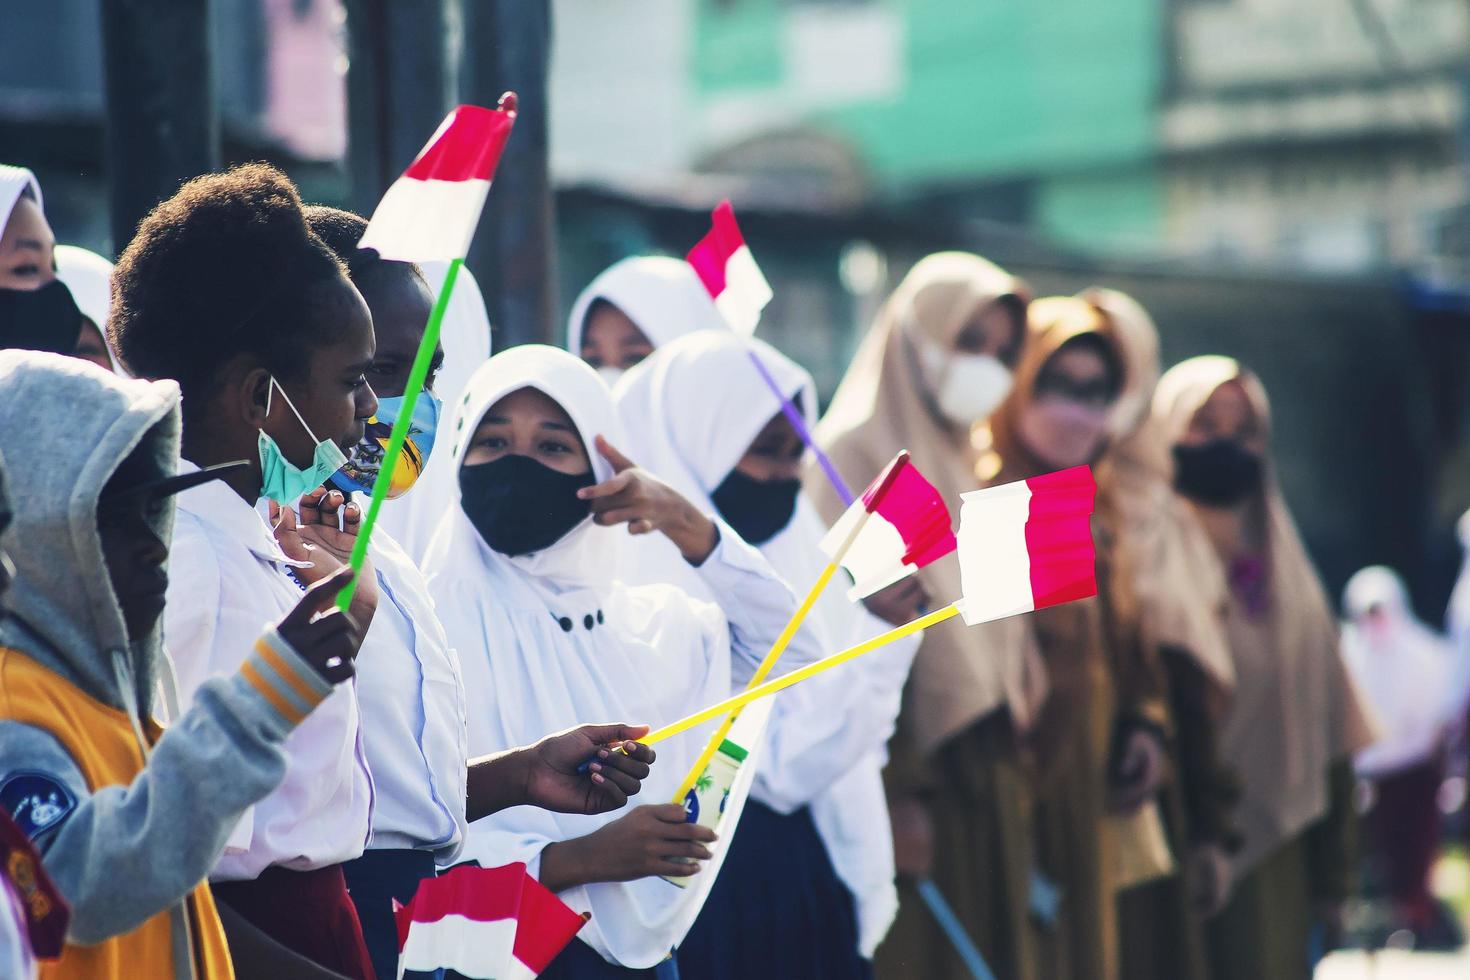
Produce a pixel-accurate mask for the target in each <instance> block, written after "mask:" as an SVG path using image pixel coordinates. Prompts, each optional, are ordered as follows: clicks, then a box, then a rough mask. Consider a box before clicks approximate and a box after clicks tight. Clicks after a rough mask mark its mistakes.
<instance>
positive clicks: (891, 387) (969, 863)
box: [805, 252, 1041, 980]
mask: <svg viewBox="0 0 1470 980" xmlns="http://www.w3.org/2000/svg"><path fill="white" fill-rule="evenodd" d="M1029 298H1030V297H1029V292H1028V290H1027V288H1026V286H1025V285H1024V284H1023V283H1022V282H1021V281H1020V280H1018V279H1017V278H1016V277H1014V276H1012V275H1010V274H1008V273H1006V272H1005V271H1004V270H1002V269H1000V268H999V267H997V266H995V265H994V264H992V263H990V262H987V261H986V260H985V259H982V258H980V257H979V256H978V255H970V254H967V253H963V252H941V253H938V254H935V255H930V256H928V257H927V258H924V259H922V260H920V261H919V263H918V264H917V265H915V266H914V268H913V269H912V270H910V271H909V273H908V275H907V276H905V277H904V279H903V281H902V282H901V283H900V284H899V286H898V288H897V289H896V290H895V291H894V293H893V295H892V296H890V297H889V298H888V300H887V302H885V303H884V305H883V307H882V309H881V310H880V311H879V313H878V316H877V319H876V321H875V322H874V325H873V328H872V329H871V330H870V331H869V332H868V335H867V337H866V338H864V340H863V343H862V346H861V347H860V348H859V350H858V353H857V355H856V357H854V359H853V362H852V365H851V366H850V367H849V368H848V370H847V374H846V376H845V377H844V378H843V379H842V383H841V385H840V386H839V387H838V389H837V393H836V395H835V396H834V397H833V399H832V405H831V408H830V409H829V410H828V412H827V414H826V416H825V417H823V419H822V421H821V423H820V425H819V426H818V427H817V432H816V437H817V441H818V442H819V443H820V444H821V445H822V447H823V449H825V450H826V451H827V452H828V453H829V454H830V455H831V458H832V461H833V463H835V464H836V466H837V469H838V471H839V472H840V473H841V474H842V477H843V479H844V480H845V481H846V482H847V484H848V486H849V487H861V486H865V485H866V484H867V483H868V482H869V481H870V480H872V479H873V477H874V476H875V475H876V474H877V473H879V472H880V471H881V470H882V468H883V467H884V466H885V465H886V464H887V463H888V461H889V460H890V459H892V458H893V456H894V454H895V453H897V452H898V451H899V450H901V449H907V450H908V451H909V452H910V454H911V455H912V457H913V461H914V464H915V465H916V466H917V467H918V468H919V469H920V470H921V471H922V472H923V473H924V475H925V476H926V477H927V478H928V479H929V481H930V482H931V483H933V484H934V486H935V487H936V488H937V489H938V490H939V491H940V493H941V494H943V496H944V498H945V499H946V500H948V501H950V502H951V505H952V506H953V505H954V504H955V502H957V501H958V499H959V495H960V494H961V493H963V492H965V491H968V490H973V489H975V488H976V486H977V484H978V480H977V478H976V476H975V465H976V463H977V462H978V461H979V456H980V453H979V450H977V449H976V448H975V446H974V444H973V443H972V442H971V438H970V432H971V429H972V428H973V427H974V426H975V425H976V424H977V423H980V422H983V421H985V419H986V418H987V417H989V415H990V413H991V412H992V411H993V410H994V409H995V407H996V406H997V405H999V404H1000V403H1001V402H1002V401H1003V400H1004V399H1005V397H1006V395H1007V394H1008V393H1009V391H1010V389H1011V385H1012V377H1011V372H1012V370H1013V369H1014V367H1015V365H1016V362H1017V359H1018V358H1019V356H1020V353H1021V348H1022V344H1023V341H1024V337H1025V315H1026V303H1027V301H1028V300H1029ZM805 486H806V491H807V493H808V494H809V495H810V498H811V500H812V502H813V503H814V504H815V505H816V507H817V510H818V512H819V514H820V515H821V517H822V519H823V520H824V521H826V522H827V523H828V524H830V523H831V522H833V521H835V520H836V519H837V518H838V517H839V516H840V515H841V514H842V512H843V511H844V510H845V509H846V508H845V505H844V503H843V501H842V500H841V499H840V498H839V497H838V495H837V493H836V491H835V490H834V489H833V488H832V486H831V485H830V484H829V483H828V481H827V478H826V476H825V475H824V474H823V473H822V472H821V471H820V469H819V468H817V467H812V466H809V467H808V469H807V474H806V477H805ZM917 580H918V582H919V584H920V585H922V586H923V588H924V591H925V593H926V594H927V595H928V596H930V597H931V598H932V599H933V601H935V602H950V601H953V599H955V598H957V597H958V596H959V595H960V575H959V563H958V560H957V559H956V558H955V557H954V556H950V557H948V558H944V559H941V560H939V561H937V562H935V563H933V564H932V565H929V566H928V567H926V568H924V569H923V570H922V571H920V572H919V574H918V576H917ZM874 598H875V599H876V598H878V597H877V596H875V597H874ZM869 608H870V610H873V611H875V612H877V613H878V615H880V616H883V615H884V614H883V612H882V611H880V610H878V609H875V608H874V607H873V606H872V605H870V606H869ZM885 618H886V617H885ZM1040 677H1041V673H1040V670H1039V664H1038V663H1036V662H1035V661H1034V659H1033V660H1028V659H1027V658H1026V657H1025V656H1024V655H1021V654H1016V655H1012V654H1010V653H1006V652H996V651H989V650H986V649H984V648H983V647H982V646H981V645H980V644H979V643H978V642H977V639H976V637H975V635H974V634H973V633H972V632H969V631H967V630H966V628H965V627H964V626H963V625H962V624H960V623H959V622H958V621H951V622H947V623H943V624H941V625H939V626H935V627H933V628H932V629H929V630H926V631H925V633H924V639H923V642H922V643H921V645H920V647H919V653H918V656H917V658H916V659H915V662H914V667H913V670H912V672H911V673H910V675H909V681H908V684H907V685H906V687H905V689H904V694H903V707H902V710H901V711H900V714H899V718H898V723H897V731H896V733H895V735H894V738H893V740H892V741H891V742H890V743H889V760H890V761H889V764H888V767H887V769H885V770H884V782H885V784H886V790H887V796H888V805H889V813H890V819H891V822H892V825H893V838H894V860H895V864H896V866H897V869H898V876H899V913H898V918H897V920H895V922H894V925H893V929H892V931H891V932H890V934H889V936H888V938H887V940H885V941H884V943H883V945H882V946H880V947H879V949H878V954H877V957H876V960H875V966H876V970H877V973H878V975H879V976H880V977H894V978H899V977H914V976H926V977H927V976H936V977H937V976H956V975H960V971H962V970H963V969H964V965H963V962H962V961H961V960H960V958H959V957H958V955H957V954H956V953H955V952H954V951H953V950H952V949H951V948H950V946H949V943H948V940H946V938H945V935H944V933H943V931H942V930H941V929H940V927H939V925H938V923H937V922H936V921H935V920H934V919H933V918H932V917H931V916H930V914H929V912H928V911H927V910H926V909H925V907H924V904H923V902H922V900H921V899H920V897H919V894H918V891H917V890H916V887H915V886H916V883H917V882H919V881H920V880H921V879H927V878H931V877H932V878H933V880H934V882H935V884H936V885H937V886H938V888H939V890H940V891H941V892H942V893H943V895H944V896H945V897H946V898H947V899H948V901H949V903H950V904H951V906H953V908H954V911H955V913H956V914H957V915H958V917H959V919H960V922H961V924H962V925H963V927H964V929H965V930H966V932H967V933H968V934H969V936H970V937H971V938H972V939H973V940H974V941H975V943H976V944H977V945H978V946H979V948H980V951H981V953H982V954H983V955H984V957H985V959H986V960H987V961H988V962H989V964H990V966H991V967H992V969H994V970H995V971H996V974H997V975H998V976H1002V977H1006V978H1012V980H1030V978H1033V977H1036V976H1037V973H1036V969H1037V964H1036V962H1035V958H1034V952H1033V950H1032V946H1031V941H1030V926H1029V922H1028V911H1027V907H1028V906H1027V895H1028V890H1029V888H1030V873H1031V862H1030V857H1029V854H1030V846H1029V840H1028V836H1029V835H1028V833H1027V831H1026V826H1025V812H1026V808H1025V803H1024V786H1025V781H1024V778H1023V776H1022V771H1021V766H1020V755H1019V752H1018V748H1017V744H1016V743H1017V730H1018V728H1021V727H1024V725H1025V724H1026V722H1027V721H1028V720H1029V718H1030V715H1031V712H1032V711H1033V710H1034V707H1035V702H1036V700H1037V697H1038V690H1037V682H1038V681H1039V679H1040Z"/></svg>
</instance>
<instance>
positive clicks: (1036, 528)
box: [1026, 466, 1097, 609]
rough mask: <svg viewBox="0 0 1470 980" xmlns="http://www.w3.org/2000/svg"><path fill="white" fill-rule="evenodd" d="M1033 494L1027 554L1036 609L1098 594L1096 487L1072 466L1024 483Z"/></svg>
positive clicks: (1086, 471) (1085, 469)
mask: <svg viewBox="0 0 1470 980" xmlns="http://www.w3.org/2000/svg"><path fill="white" fill-rule="evenodd" d="M1026 486H1027V488H1028V489H1029V490H1030V491H1031V500H1030V505H1029V512H1030V513H1029V517H1028V519H1027V521H1026V551H1027V553H1028V554H1029V555H1030V558H1031V570H1030V571H1031V596H1032V599H1033V600H1034V601H1035V604H1036V606H1035V608H1037V609H1042V608H1045V607H1046V606H1055V605H1059V604H1061V603H1063V602H1071V601H1073V600H1074V599H1085V598H1087V597H1088V596H1094V595H1097V555H1096V551H1095V549H1094V547H1093V542H1092V511H1093V504H1094V500H1095V498H1096V494H1097V483H1096V481H1095V480H1094V479H1093V476H1092V470H1090V469H1089V468H1088V467H1086V466H1076V467H1073V468H1071V469H1068V470H1061V471H1060V472H1057V473H1048V474H1046V475H1045V476H1040V477H1035V478H1033V479H1030V480H1027V481H1026Z"/></svg>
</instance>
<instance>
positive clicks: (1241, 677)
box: [1153, 357, 1372, 980]
mask: <svg viewBox="0 0 1470 980" xmlns="http://www.w3.org/2000/svg"><path fill="white" fill-rule="evenodd" d="M1153 418H1154V421H1155V423H1156V424H1158V425H1159V426H1160V428H1161V430H1162V431H1163V433H1164V435H1165V437H1166V439H1167V441H1168V444H1169V445H1170V447H1171V450H1172V456H1173V471H1174V487H1175V490H1176V492H1177V493H1179V494H1180V495H1181V496H1182V497H1184V498H1185V499H1186V500H1188V502H1189V504H1190V505H1191V509H1192V511H1193V513H1194V515H1195V516H1196V517H1197V518H1198V519H1199V522H1200V525H1201V526H1202V527H1203V528H1204V530H1205V532H1206V534H1207V535H1208V536H1209V539H1210V541H1211V542H1212V544H1213V546H1214V551H1215V554H1216V556H1217V558H1218V560H1219V562H1220V565H1221V570H1222V572H1223V574H1224V576H1225V578H1226V580H1227V581H1228V583H1229V595H1228V598H1227V602H1226V631H1227V639H1228V641H1229V645H1230V652H1231V655H1232V657H1233V659H1234V666H1235V674H1236V687H1235V692H1234V698H1233V701H1232V703H1231V706H1230V711H1229V713H1228V715H1227V716H1226V718H1225V722H1224V726H1223V728H1222V730H1221V750H1222V753H1223V755H1224V756H1225V760H1226V761H1227V763H1229V764H1231V765H1232V766H1233V767H1234V768H1235V769H1236V770H1237V771H1238V772H1239V774H1240V776H1241V780H1242V785H1243V790H1244V793H1243V798H1242V801H1241V805H1240V808H1239V811H1238V812H1239V825H1240V831H1241V835H1242V838H1243V846H1242V847H1241V849H1240V850H1239V851H1238V852H1237V853H1236V854H1234V855H1233V856H1232V858H1231V871H1232V875H1233V878H1234V889H1233V892H1232V894H1231V897H1230V900H1229V902H1228V903H1227V904H1226V906H1225V908H1224V910H1223V911H1222V912H1221V913H1220V914H1219V915H1217V916H1216V917H1215V918H1214V919H1213V920H1212V921H1211V923H1210V930H1209V932H1210V935H1209V956H1210V961H1211V962H1210V972H1211V975H1212V976H1213V977H1215V978H1216V980H1246V978H1258V977H1271V978H1273V980H1274V978H1282V980H1292V978H1305V977H1309V976H1310V975H1311V972H1312V964H1311V962H1310V956H1311V953H1310V947H1312V946H1314V945H1315V946H1319V947H1322V948H1328V947H1330V946H1331V944H1332V942H1333V933H1334V932H1335V931H1336V930H1337V929H1338V928H1339V927H1340V915H1341V911H1340V909H1341V903H1342V901H1343V899H1344V898H1346V897H1347V894H1348V892H1349V890H1350V888H1351V885H1352V881H1353V878H1354V867H1355V862H1354V861H1353V859H1352V856H1351V853H1350V847H1349V844H1350V842H1351V839H1352V829H1353V828H1352V823H1353V814H1352V806H1351V791H1352V786H1353V780H1352V768H1351V758H1352V754H1353V753H1354V752H1355V751H1356V750H1357V749H1360V748H1362V747H1364V746H1366V745H1367V744H1368V743H1369V742H1371V741H1372V730H1371V728H1372V726H1371V724H1370V723H1369V721H1368V720H1367V715H1366V713H1365V710H1364V708H1363V706H1362V704H1361V702H1360V700H1359V696H1358V694H1357V691H1356V689H1355V688H1354V687H1353V684H1352V682H1351V680H1350V679H1349V678H1348V676H1347V674H1346V671H1345V669H1344V667H1343V664H1342V661H1341V660H1340V659H1339V657H1338V654H1337V649H1338V640H1337V625H1336V622H1335V621H1334V619H1333V616H1332V614H1331V612H1330V610H1329V607H1328V605H1327V600H1326V597H1325V595H1324V594H1323V592H1322V587H1321V584H1320V583H1319V582H1318V580H1317V574H1316V572H1315V571H1314V570H1313V568H1312V564H1311V560H1310V559H1309V558H1308V556H1307V553H1306V549H1305V548H1304V547H1303V546H1302V542H1301V538H1300V537H1299V536H1298V534H1297V530H1296V525H1295V523H1294V522H1293V521H1292V519H1291V515H1290V514H1289V513H1288V512H1287V509H1286V503H1285V501H1284V499H1283V498H1282V496H1281V490H1280V488H1279V487H1278V486H1277V483H1276V477H1275V474H1274V472H1273V471H1272V467H1271V465H1270V463H1269V457H1268V452H1269V431H1270V407H1269V404H1268V403H1267V400H1266V392H1265V389H1264V388H1262V387H1261V383H1260V382H1259V381H1258V380H1257V379H1256V377H1255V376H1254V375H1253V374H1251V373H1250V372H1248V371H1246V370H1245V369H1244V368H1242V367H1241V366H1240V364H1238V363H1237V362H1235V361H1233V360H1231V359H1230V358H1226V357H1196V358H1192V359H1190V360H1188V361H1185V362H1183V363H1182V364H1179V365H1177V366H1175V367H1174V368H1173V369H1171V370H1170V371H1168V372H1167V373H1166V374H1165V375H1164V376H1163V378H1162V379H1161V380H1160V382H1159V386H1158V390H1157V392H1156V393H1155V396H1154V402H1153ZM1314 933H1315V934H1316V936H1317V939H1316V940H1315V941H1314V938H1313V936H1314Z"/></svg>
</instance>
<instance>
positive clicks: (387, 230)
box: [357, 177, 490, 262]
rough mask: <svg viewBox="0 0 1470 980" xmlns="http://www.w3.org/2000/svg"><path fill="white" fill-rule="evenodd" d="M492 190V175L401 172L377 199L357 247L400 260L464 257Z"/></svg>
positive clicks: (427, 260) (413, 260) (418, 260)
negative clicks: (419, 176)
mask: <svg viewBox="0 0 1470 980" xmlns="http://www.w3.org/2000/svg"><path fill="white" fill-rule="evenodd" d="M489 193H490V181H488V180H416V179H415V178H413V177H399V178H398V179H397V180H395V181H394V182H393V186H392V187H390V188H388V193H386V194H384V195H383V199H382V200H381V201H379V202H378V207H377V209H376V210H374V211H373V217H372V220H370V221H369V222H368V227H367V231H366V232H364V233H363V236H362V241H360V242H358V243H357V244H358V247H359V248H375V249H377V250H378V254H379V255H381V256H382V257H383V258H385V259H394V260H397V261H400V262H429V261H433V260H436V259H438V260H442V261H448V260H450V259H462V258H464V257H465V256H466V255H467V254H469V250H470V240H471V239H473V238H474V237H475V227H476V226H477V225H479V223H480V210H481V209H482V208H483V207H484V206H485V196H486V195H487V194H489Z"/></svg>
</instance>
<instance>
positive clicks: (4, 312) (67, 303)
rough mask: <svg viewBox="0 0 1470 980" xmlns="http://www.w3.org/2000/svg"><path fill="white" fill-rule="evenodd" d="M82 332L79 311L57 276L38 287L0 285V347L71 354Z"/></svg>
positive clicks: (80, 313) (69, 291) (80, 312)
mask: <svg viewBox="0 0 1470 980" xmlns="http://www.w3.org/2000/svg"><path fill="white" fill-rule="evenodd" d="M81 332H82V311H81V310H79V309H77V304H76V301H75V300H73V299H72V298H71V290H69V289H67V288H66V283H64V282H62V281H61V280H60V279H53V280H51V281H50V282H48V283H47V284H46V285H44V286H42V287H41V288H40V289H0V348H16V349H19V350H45V351H51V352H53V353H56V354H70V353H72V352H73V351H75V350H76V349H77V338H78V336H79V335H80V334H81Z"/></svg>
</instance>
